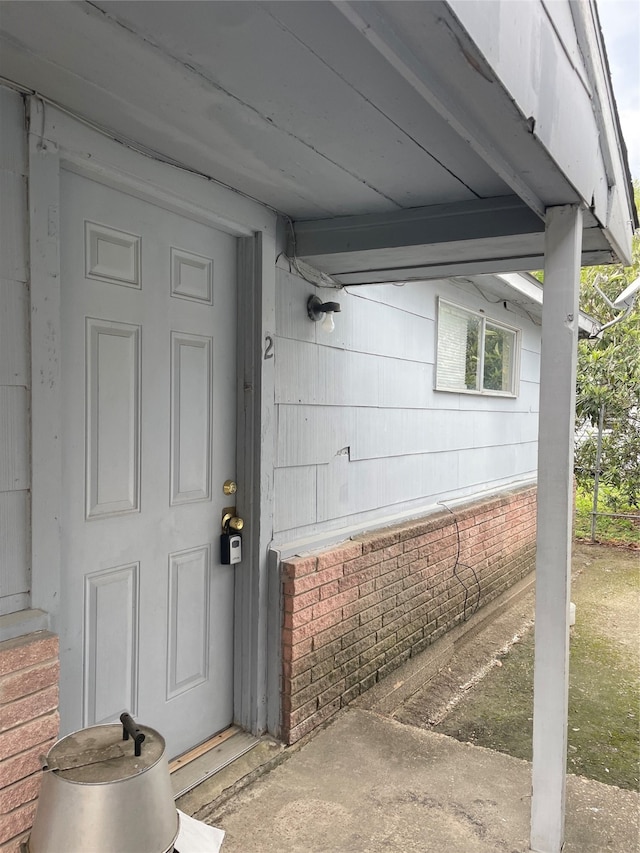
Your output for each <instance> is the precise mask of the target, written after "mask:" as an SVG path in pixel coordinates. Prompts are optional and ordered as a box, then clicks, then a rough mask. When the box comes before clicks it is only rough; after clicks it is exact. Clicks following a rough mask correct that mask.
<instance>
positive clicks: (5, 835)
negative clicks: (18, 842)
mask: <svg viewBox="0 0 640 853" xmlns="http://www.w3.org/2000/svg"><path fill="white" fill-rule="evenodd" d="M35 814H36V804H35V802H31V803H27V804H26V805H24V806H21V807H20V808H19V809H15V811H12V812H11V814H7V815H2V820H1V821H0V843H2V842H5V841H9V840H10V839H12V838H13V837H14V836H16V835H19V834H20V833H21V832H25V830H27V829H31V826H32V825H33V819H34V817H35Z"/></svg>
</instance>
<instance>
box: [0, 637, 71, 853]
mask: <svg viewBox="0 0 640 853" xmlns="http://www.w3.org/2000/svg"><path fill="white" fill-rule="evenodd" d="M58 675H59V664H58V638H57V637H56V636H54V635H53V634H50V633H49V632H48V631H36V632H35V633H33V634H27V635H26V636H24V637H19V638H18V639H15V640H7V641H5V642H4V643H0V853H17V851H18V850H19V846H20V842H21V841H24V840H25V838H26V837H27V836H28V833H29V830H30V829H31V825H32V823H33V818H34V815H35V811H36V799H37V796H38V792H39V790H40V778H41V776H42V771H41V769H40V768H41V764H40V758H39V757H40V755H42V754H44V753H46V752H47V751H48V750H49V748H50V747H51V745H52V744H53V743H54V741H55V739H56V737H57V735H58V722H59V718H58V710H57V709H58Z"/></svg>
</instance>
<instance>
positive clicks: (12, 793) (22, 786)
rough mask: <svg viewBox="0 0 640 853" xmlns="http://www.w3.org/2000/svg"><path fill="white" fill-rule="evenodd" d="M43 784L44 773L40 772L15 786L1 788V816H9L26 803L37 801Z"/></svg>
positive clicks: (16, 783) (15, 783)
mask: <svg viewBox="0 0 640 853" xmlns="http://www.w3.org/2000/svg"><path fill="white" fill-rule="evenodd" d="M41 782H42V772H41V771H40V772H39V773H34V774H33V776H28V777H27V778H26V779H21V780H20V781H19V782H14V784H13V785H7V786H6V787H3V788H0V815H7V814H9V812H11V811H13V810H14V809H17V808H19V807H20V806H23V805H25V803H30V802H31V800H35V799H36V798H37V796H38V793H39V791H40V783H41Z"/></svg>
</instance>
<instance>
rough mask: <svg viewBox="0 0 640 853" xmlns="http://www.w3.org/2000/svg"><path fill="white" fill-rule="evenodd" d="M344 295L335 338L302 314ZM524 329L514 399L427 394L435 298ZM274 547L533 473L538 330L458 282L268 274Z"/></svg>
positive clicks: (483, 490) (431, 391)
mask: <svg viewBox="0 0 640 853" xmlns="http://www.w3.org/2000/svg"><path fill="white" fill-rule="evenodd" d="M313 292H317V293H318V295H320V296H321V298H322V299H323V300H336V301H338V302H340V304H341V307H342V311H341V312H340V313H339V314H337V315H336V318H335V323H336V328H335V331H334V332H333V333H332V334H327V333H326V332H324V331H323V330H322V328H321V327H320V324H318V323H311V322H310V321H309V319H308V317H307V312H306V301H307V299H308V297H309V295H310V294H311V293H313ZM437 296H443V297H445V298H447V299H450V300H452V301H454V302H456V303H458V304H460V305H462V306H464V307H468V308H470V309H472V310H475V311H482V312H484V314H485V316H487V317H488V318H493V319H495V320H498V321H501V322H504V323H507V324H509V325H510V326H515V327H517V328H519V329H520V331H521V342H522V349H521V355H520V385H519V393H518V395H517V396H516V397H515V398H509V397H492V396H490V395H482V396H480V395H477V396H476V395H471V394H458V393H451V392H441V391H434V362H435V330H436V297H437ZM276 306H277V319H276V341H275V367H276V390H275V395H276V408H277V424H278V428H277V439H276V473H275V541H276V543H278V544H282V545H284V546H285V547H289V546H290V545H291V544H292V543H296V542H300V543H303V541H310V540H311V539H313V537H321V536H324V535H327V536H330V535H332V534H333V533H334V532H335V535H336V537H337V535H338V534H339V531H341V530H346V529H347V528H350V529H351V528H352V526H353V525H355V526H358V525H359V526H361V527H362V528H366V527H367V526H373V525H375V524H376V522H380V520H383V519H387V518H392V517H393V516H395V515H398V514H402V513H413V512H415V513H419V512H420V511H421V510H428V509H429V508H431V507H433V506H435V505H436V504H437V503H438V502H439V501H443V500H445V501H446V500H452V499H455V498H459V497H464V496H469V495H475V494H480V493H486V492H487V491H490V490H492V489H496V488H501V487H503V486H506V485H508V484H510V483H517V482H521V481H525V480H528V479H531V478H533V477H534V476H535V470H536V461H537V460H536V452H537V430H538V416H537V412H538V391H539V363H540V329H539V325H538V322H537V321H535V320H533V319H532V318H529V317H528V316H527V315H526V314H525V313H524V312H522V311H521V310H520V309H517V308H514V307H513V306H511V305H510V304H509V303H508V302H507V303H506V304H505V303H504V302H503V301H501V300H498V301H497V302H495V304H493V300H492V302H489V301H488V300H487V299H486V298H484V297H483V295H482V293H480V292H479V291H478V290H477V289H476V288H473V287H472V286H471V285H470V284H468V283H465V282H462V281H456V282H452V281H431V282H428V283H425V284H417V283H416V284H406V285H403V286H393V285H372V286H364V287H354V288H352V289H351V290H339V291H336V290H330V289H322V290H320V289H316V288H314V287H313V286H312V285H311V284H309V283H308V282H306V281H304V280H303V279H302V278H300V277H299V276H297V275H296V274H295V272H293V271H291V270H289V269H286V268H280V269H278V290H277V303H276Z"/></svg>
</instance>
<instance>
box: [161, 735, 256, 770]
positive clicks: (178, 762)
mask: <svg viewBox="0 0 640 853" xmlns="http://www.w3.org/2000/svg"><path fill="white" fill-rule="evenodd" d="M239 731H241V729H240V726H229V728H228V729H225V730H224V731H223V732H220V733H219V734H217V735H214V737H212V738H209V740H206V741H205V742H204V743H201V744H199V745H198V746H194V748H193V749H190V750H189V751H188V752H183V753H182V755H179V756H178V757H177V758H174V759H173V761H170V762H169V773H175V771H176V770H179V769H180V768H181V767H184V766H185V765H187V764H189V763H190V762H192V761H195V759H196V758H200V756H201V755H204V754H205V753H206V752H209V750H211V749H215V747H216V746H220V744H221V743H224V742H225V740H229V738H230V737H233V736H234V735H235V734H237V732H239Z"/></svg>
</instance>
